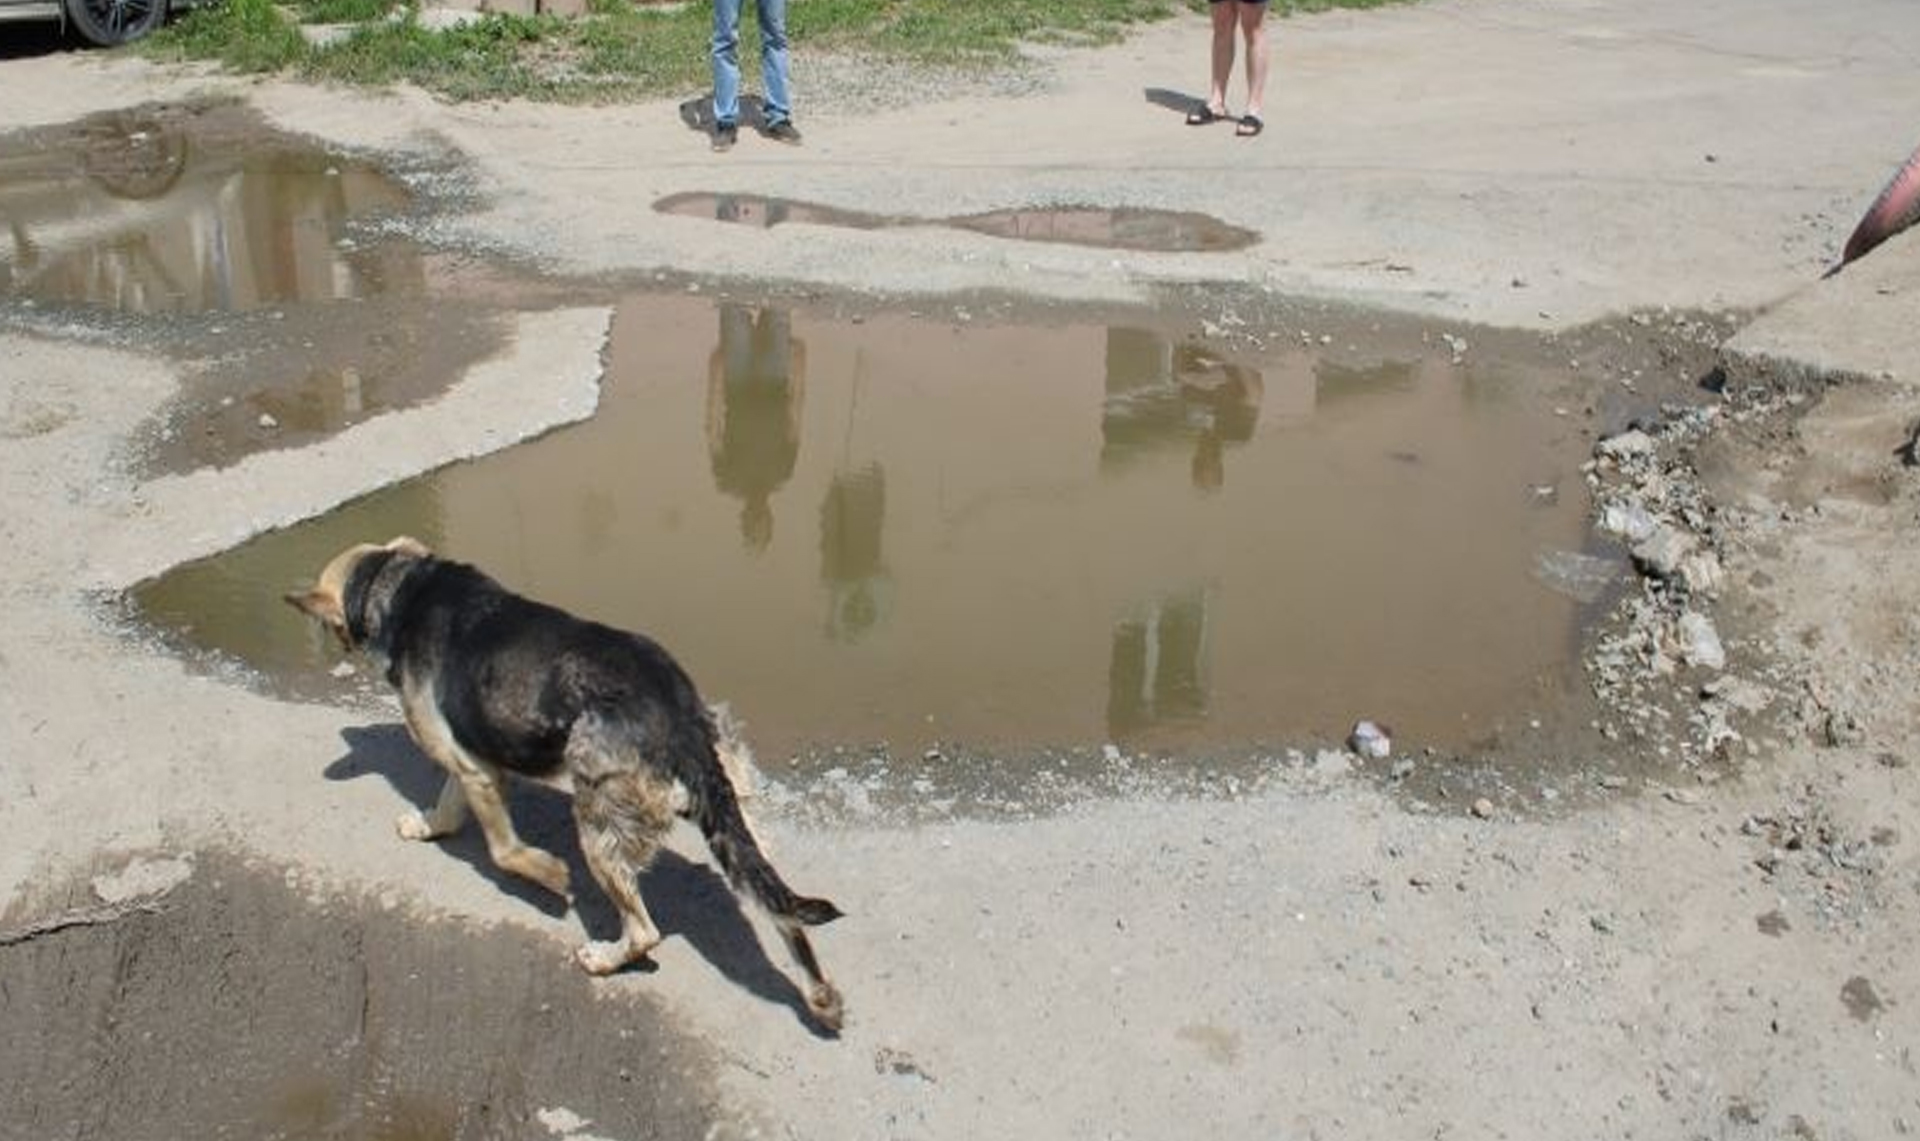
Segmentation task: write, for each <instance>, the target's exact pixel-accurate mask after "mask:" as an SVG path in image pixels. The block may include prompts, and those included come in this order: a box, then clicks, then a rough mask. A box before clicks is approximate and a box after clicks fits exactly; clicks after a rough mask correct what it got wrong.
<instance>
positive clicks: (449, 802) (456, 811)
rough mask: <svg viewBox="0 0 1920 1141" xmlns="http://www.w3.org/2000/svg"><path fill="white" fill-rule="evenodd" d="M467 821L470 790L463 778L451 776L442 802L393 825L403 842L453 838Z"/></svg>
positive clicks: (406, 815) (442, 790)
mask: <svg viewBox="0 0 1920 1141" xmlns="http://www.w3.org/2000/svg"><path fill="white" fill-rule="evenodd" d="M466 822H467V790H466V786H465V785H463V784H461V783H460V778H459V777H457V776H454V775H453V774H451V773H449V774H448V775H447V779H446V783H444V784H442V785H441V786H440V799H439V800H437V801H435V802H434V805H433V807H432V808H431V809H429V810H427V811H425V812H422V811H420V810H419V809H417V808H416V809H414V810H413V811H412V812H403V813H401V814H400V818H399V819H398V820H395V821H394V822H393V827H394V831H396V832H398V833H400V838H401V839H403V840H435V839H438V838H439V837H441V836H451V835H453V834H454V833H455V832H458V831H459V830H460V826H461V825H462V824H465V823H466Z"/></svg>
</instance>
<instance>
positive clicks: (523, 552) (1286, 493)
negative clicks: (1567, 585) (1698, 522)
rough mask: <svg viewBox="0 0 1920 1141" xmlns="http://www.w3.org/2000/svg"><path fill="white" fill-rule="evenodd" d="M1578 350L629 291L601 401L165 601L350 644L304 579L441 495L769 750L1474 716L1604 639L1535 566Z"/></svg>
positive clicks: (1414, 334)
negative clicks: (1583, 645) (285, 594)
mask: <svg viewBox="0 0 1920 1141" xmlns="http://www.w3.org/2000/svg"><path fill="white" fill-rule="evenodd" d="M700 328H706V329H709V330H712V332H711V333H710V334H709V335H708V337H701V338H697V339H696V338H690V337H688V336H687V335H686V331H687V330H690V329H700ZM709 338H710V339H709ZM1396 338H1397V339H1396ZM1336 352H1337V354H1338V355H1337V356H1329V355H1327V354H1334V353H1336ZM1561 383H1562V379H1561V378H1559V377H1557V376H1556V375H1555V374H1553V373H1552V372H1550V371H1549V370H1548V368H1547V367H1546V366H1544V365H1542V366H1539V367H1535V366H1534V365H1532V364H1529V363H1527V362H1526V361H1506V362H1497V361H1496V360H1495V356H1494V354H1492V353H1489V354H1487V358H1486V361H1485V363H1476V364H1473V365H1470V366H1463V365H1455V364H1453V363H1451V362H1450V361H1449V360H1448V359H1447V358H1446V356H1445V355H1444V353H1442V354H1439V355H1427V353H1426V351H1425V349H1424V348H1423V345H1422V341H1421V338H1420V336H1419V334H1418V331H1417V330H1403V331H1400V332H1398V333H1383V334H1380V335H1379V337H1378V341H1377V344H1376V347H1375V348H1373V349H1369V350H1366V351H1365V352H1362V351H1361V350H1359V349H1346V350H1344V351H1341V350H1336V349H1333V348H1328V349H1322V348H1319V347H1317V346H1301V345H1298V344H1293V345H1277V347H1273V348H1269V349H1267V350H1263V351H1261V352H1259V353H1251V352H1245V351H1241V350H1238V349H1231V348H1227V347H1223V346H1215V345H1211V344H1205V343H1200V342H1197V341H1194V340H1191V339H1189V338H1185V337H1182V336H1179V335H1177V334H1175V335H1170V334H1167V333H1164V332H1160V331H1156V330H1154V329H1150V328H1146V327H1131V326H1120V327H1109V326H1105V325H1094V324H1081V325H1070V326H1066V327H1051V328H1043V327H1021V326H1000V327H980V326H971V325H970V326H964V327H951V326H947V325H942V324H936V323H932V322H927V321H919V320H912V319H908V318H904V317H881V318H874V319H870V320H867V321H865V322H860V323H854V322H842V321H834V320H826V319H821V318H815V317H811V316H808V315H807V314H805V313H803V312H787V311H784V310H780V309H771V308H755V307H751V306H746V305H740V304H734V303H720V304H717V305H715V304H711V303H709V302H707V301H705V300H702V299H698V298H643V299H637V300H634V301H632V302H629V303H627V304H625V305H624V306H622V308H621V309H620V311H619V313H618V316H617V318H616V321H615V326H614V334H613V342H612V347H611V350H610V363H609V379H608V384H607V389H606V392H605V396H604V399H603V403H602V407H601V410H600V412H599V414H598V415H596V417H595V418H594V419H593V420H592V421H591V422H589V423H587V424H584V425H581V426H579V427H577V428H573V429H569V430H567V431H564V432H560V433H557V434H555V435H553V436H550V437H546V438H543V439H540V440H537V441H533V442H530V443H528V444H525V445H523V446H520V447H516V448H514V449H511V450H510V451H507V452H505V453H502V454H500V455H497V456H494V457H491V458H488V459H485V460H483V461H480V462H476V463H471V464H464V465H459V466H456V467H452V468H448V469H446V470H444V471H442V472H439V473H437V474H435V475H434V476H432V477H430V478H425V479H421V480H416V481H413V482H411V483H408V484H405V485H402V486H400V487H397V488H394V489H391V490H389V491H386V492H383V493H380V494H377V495H373V496H370V497H368V498H366V499H364V500H362V501H360V502H357V503H355V504H353V505H352V506H350V507H347V508H344V509H342V510H340V511H337V512H335V513H333V514H332V515H330V516H328V517H327V518H325V519H322V520H317V521H315V522H313V523H311V524H308V525H304V526H301V527H296V528H292V529H290V530H287V531H284V532H279V533H276V534H273V535H269V536H265V537H262V538H261V539H259V540H257V541H255V542H253V543H250V544H248V545H247V546H245V547H242V548H240V549H238V550H236V551H234V552H230V553H229V554H227V555H225V556H222V557H220V558H218V559H215V560H212V561H210V562H208V563H205V564H201V565H198V566H193V567H188V568H183V569H182V570H180V571H177V572H175V573H174V574H171V575H169V576H167V577H166V578H164V579H162V580H160V581H159V582H157V583H155V584H152V585H150V586H149V587H147V588H146V589H145V590H144V591H143V594H142V602H143V604H144V605H145V606H146V607H147V608H148V610H149V612H150V614H151V615H152V616H153V617H155V618H157V619H158V620H160V621H161V622H162V623H164V624H168V625H172V626H175V627H187V628H190V629H191V637H192V639H193V640H194V641H196V642H197V643H199V644H200V645H203V646H207V647H212V648H215V649H219V650H223V651H227V652H230V653H233V654H237V655H238V656H240V657H241V658H243V659H245V660H247V661H249V662H252V663H254V664H255V665H257V666H259V667H260V668H262V669H263V670H265V671H266V672H267V673H268V674H270V675H273V676H276V677H279V678H281V679H293V680H295V681H296V682H297V683H307V684H311V683H313V682H314V681H315V680H316V679H317V680H318V681H320V682H324V681H325V675H326V673H327V670H328V669H329V668H330V667H331V666H332V665H333V658H332V657H331V654H330V651H329V650H328V648H327V647H326V646H325V644H324V643H323V642H321V641H319V640H318V639H317V638H316V637H314V636H313V634H312V632H311V631H310V630H309V629H308V628H307V626H306V625H305V624H302V623H300V622H298V621H297V620H296V619H295V617H294V616H293V615H292V614H290V613H289V614H287V615H284V616H281V615H280V614H279V612H280V611H281V610H282V609H284V607H280V606H279V605H278V604H277V603H276V602H275V601H274V599H275V598H276V597H277V594H278V592H279V591H281V590H283V589H285V588H287V587H289V586H292V585H297V584H298V583H300V582H303V581H305V579H306V578H307V577H308V576H310V575H311V574H312V573H313V569H314V568H315V567H317V566H319V565H321V564H322V563H323V562H325V560H326V559H327V558H328V557H330V556H331V555H332V554H333V553H334V552H335V551H336V550H337V549H339V548H340V547H343V546H345V545H347V544H348V543H350V542H355V541H359V540H363V539H370V538H382V539H384V538H386V537H389V536H391V535H394V534H398V533H402V532H409V533H413V534H417V535H419V536H421V537H422V538H423V539H426V540H428V541H429V542H432V543H434V544H436V545H437V546H439V547H440V548H441V549H443V550H444V551H445V552H446V553H447V554H449V555H451V556H453V557H457V558H462V559H467V560H471V561H473V562H476V563H478V564H480V565H481V566H483V567H485V568H487V569H488V570H490V571H492V572H493V573H495V574H496V575H497V576H499V577H500V578H502V579H503V580H504V581H506V582H507V583H508V584H510V585H512V586H514V587H516V588H518V589H521V590H524V591H526V592H528V593H531V594H534V595H536V596H539V597H543V598H547V599H550V600H553V601H556V602H559V603H561V604H563V605H566V606H569V607H572V608H574V609H577V610H580V611H583V612H585V613H588V614H591V615H593V616H595V617H597V618H601V619H604V620H608V621H612V622H615V623H618V624H620V625H625V626H631V627H635V628H639V629H643V630H647V631H649V632H651V633H653V634H654V635H656V636H657V637H659V638H660V639H661V640H662V641H663V642H665V643H666V644H667V645H669V646H670V647H672V648H673V649H674V650H675V651H676V653H678V654H679V655H681V656H682V657H683V658H684V660H685V661H686V662H687V664H688V665H689V667H690V668H691V669H692V671H693V673H694V675H695V676H696V677H697V678H699V679H700V680H701V683H702V686H703V688H705V689H706V690H707V691H708V692H709V693H710V695H711V696H713V697H715V698H722V699H727V700H730V701H732V702H734V703H735V705H736V706H737V708H738V709H739V710H740V712H741V713H742V715H743V716H745V717H746V718H747V719H748V720H749V722H750V723H751V725H752V728H753V732H754V736H755V739H756V742H758V743H760V744H761V745H762V746H763V747H764V748H766V749H767V750H769V755H779V754H778V753H777V752H775V750H779V749H785V748H793V747H798V746H800V745H803V744H809V743H812V744H820V743H834V742H864V741H877V740H886V741H889V742H891V743H892V744H893V746H894V747H896V748H899V749H914V750H918V749H920V748H923V747H926V746H928V745H931V744H933V743H935V742H946V743H963V744H978V745H982V746H993V745H1002V746H1025V745H1034V746H1042V745H1051V744H1079V743H1086V742H1099V741H1106V740H1122V741H1133V742H1140V743H1142V744H1143V745H1145V746H1148V747H1154V748H1165V749H1168V750H1175V751H1197V750H1207V749H1215V748H1226V747H1233V746H1239V745H1255V744H1259V743H1263V742H1264V743H1269V744H1272V743H1293V742H1297V741H1302V740H1326V739H1329V738H1333V739H1338V737H1340V736H1342V735H1344V733H1345V731H1346V729H1347V728H1348V727H1349V726H1350V725H1351V724H1352V723H1353V721H1354V720H1356V719H1357V718H1360V717H1373V718H1382V719H1389V720H1391V722H1392V723H1393V724H1394V726H1395V729H1396V735H1397V736H1399V737H1400V738H1402V739H1403V740H1407V741H1410V742H1420V743H1432V744H1435V745H1445V746H1452V745H1459V744H1464V743H1466V742H1469V741H1471V740H1474V739H1475V738H1476V737H1477V736H1479V735H1481V734H1484V733H1486V732H1488V731H1489V728H1490V726H1492V725H1494V724H1496V723H1497V721H1498V719H1499V718H1500V717H1501V716H1502V715H1503V714H1506V713H1510V712H1511V710H1512V708H1513V706H1514V704H1515V703H1516V702H1520V701H1527V700H1531V699H1532V698H1533V697H1535V696H1538V695H1540V694H1541V693H1543V692H1544V691H1548V690H1551V689H1553V688H1554V687H1557V686H1562V685H1566V684H1569V679H1571V678H1572V676H1573V670H1572V666H1573V658H1574V649H1575V645H1576V641H1577V638H1576V634H1577V630H1576V619H1577V617H1578V615H1577V605H1578V604H1577V603H1576V602H1575V601H1574V600H1573V599H1571V598H1569V597H1567V596H1566V595H1565V594H1563V593H1559V592H1556V591H1554V590H1552V589H1549V588H1548V587H1547V586H1545V585H1543V584H1542V582H1541V581H1539V580H1538V579H1537V578H1536V577H1535V573H1534V571H1535V566H1536V562H1537V559H1538V557H1539V555H1540V553H1541V552H1543V551H1579V550H1581V549H1582V548H1583V547H1584V546H1585V545H1586V544H1587V542H1588V531H1587V528H1586V523H1585V517H1584V512H1583V510H1582V506H1581V504H1580V502H1579V501H1578V497H1575V496H1565V497H1560V498H1559V499H1558V500H1553V501H1547V500H1542V499H1541V498H1539V497H1537V496H1534V495H1532V494H1530V489H1532V488H1534V487H1536V486H1538V485H1541V484H1544V483H1551V482H1553V481H1555V480H1556V479H1566V480H1568V481H1569V482H1577V476H1575V475H1574V474H1573V473H1575V472H1576V470H1577V468H1578V466H1579V463H1580V462H1581V460H1582V459H1584V458H1585V451H1586V445H1585V443H1584V441H1583V440H1582V439H1581V437H1580V434H1579V431H1578V429H1577V427H1575V426H1573V425H1571V424H1569V423H1568V422H1567V421H1566V420H1564V419H1561V418H1558V417H1556V416H1555V415H1554V411H1553V403H1554V400H1555V397H1556V391H1557V390H1558V389H1559V386H1560V384H1561ZM263 615H267V616H271V617H269V618H268V619H265V620H263V618H262V616H263ZM275 617H284V619H285V620H284V621H281V620H274V618H275ZM369 684H371V681H370V682H369Z"/></svg>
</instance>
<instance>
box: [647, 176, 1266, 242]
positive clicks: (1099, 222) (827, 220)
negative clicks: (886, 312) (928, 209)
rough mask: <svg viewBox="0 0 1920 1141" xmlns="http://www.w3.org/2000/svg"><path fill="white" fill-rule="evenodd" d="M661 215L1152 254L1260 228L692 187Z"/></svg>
mask: <svg viewBox="0 0 1920 1141" xmlns="http://www.w3.org/2000/svg"><path fill="white" fill-rule="evenodd" d="M653 208H654V209H655V210H657V211H659V212H660V213H662V214H676V215H680V216H683V217H688V218H706V219H711V220H713V221H717V222H726V223H730V224H733V225H738V226H749V227H752V228H755V229H768V228H770V227H773V226H778V225H781V224H783V223H788V222H794V223H801V224H805V225H809V226H839V227H843V228H846V229H852V230H885V229H901V228H906V227H915V226H946V227H950V228H952V229H956V230H968V231H971V232H972V233H976V234H984V235H986V236H987V237H991V238H1007V239H1010V240H1014V241H1022V242H1053V243H1058V244H1061V245H1071V246H1095V247H1099V248H1101V249H1112V250H1136V251H1140V252H1158V253H1216V252H1224V251H1228V250H1243V249H1246V248H1247V247H1248V246H1251V245H1253V244H1254V243H1256V242H1258V241H1259V240H1260V235H1259V234H1257V233H1255V232H1254V231H1252V230H1249V229H1246V228H1245V227H1242V226H1235V225H1232V224H1230V223H1227V222H1222V221H1221V220H1220V219H1218V218H1214V217H1210V216H1208V215H1205V214H1196V213H1191V212H1182V211H1176V210H1146V209H1132V208H1127V207H1103V206H1048V207H1035V208H1031V209H1017V210H1012V209H1010V210H989V211H985V212H983V213H979V214H959V215H954V216H951V217H946V218H915V217H909V216H906V215H900V214H872V213H866V212H863V211H858V210H841V209H838V208H836V207H832V206H823V205H820V204H818V203H814V202H801V201H797V200H793V199H786V198H770V197H767V196H765V195H757V194H715V193H705V192H697V191H696V192H691V193H685V194H671V195H668V196H667V197H665V198H662V199H660V200H659V201H658V202H655V203H654V204H653Z"/></svg>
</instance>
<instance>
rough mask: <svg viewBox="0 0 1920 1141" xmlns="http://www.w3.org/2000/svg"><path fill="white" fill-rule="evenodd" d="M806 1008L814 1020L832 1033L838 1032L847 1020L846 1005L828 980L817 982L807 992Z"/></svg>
mask: <svg viewBox="0 0 1920 1141" xmlns="http://www.w3.org/2000/svg"><path fill="white" fill-rule="evenodd" d="M807 1009H808V1010H810V1011H812V1012H813V1017H814V1019H815V1021H817V1022H819V1023H820V1025H821V1026H822V1027H823V1028H825V1029H826V1030H827V1031H828V1032H830V1033H833V1034H838V1033H840V1029H841V1027H842V1026H844V1025H845V1024H846V1021H847V1006H846V1002H845V1000H843V999H842V998H841V997H840V992H839V991H838V990H837V989H835V988H834V985H833V984H832V983H829V982H822V983H818V984H816V985H815V986H814V988H813V989H812V990H810V991H808V992H807Z"/></svg>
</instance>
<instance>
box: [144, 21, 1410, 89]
mask: <svg viewBox="0 0 1920 1141" xmlns="http://www.w3.org/2000/svg"><path fill="white" fill-rule="evenodd" d="M417 2H418V0H284V2H281V3H274V2H273V0H213V2H212V3H209V4H206V5H204V6H202V7H200V8H196V9H194V10H193V11H191V12H190V13H189V14H188V15H186V16H185V17H184V18H182V19H180V20H178V21H176V22H174V23H173V24H172V25H171V26H169V27H168V28H166V29H163V30H162V31H161V32H159V33H157V34H155V35H153V36H150V37H148V38H147V39H146V40H143V41H141V42H140V45H139V47H138V50H141V51H145V52H148V53H150V54H153V55H156V56H158V57H160V58H163V59H177V60H202V61H211V62H215V63H218V64H220V65H221V66H223V67H226V68H228V69H229V70H232V71H237V72H248V73H290V74H296V75H302V76H307V77H311V78H314V79H322V80H330V81H337V82H343V83H351V84H362V85H369V86H385V85H391V84H396V83H403V82H404V83H412V84H415V85H418V86H420V87H424V88H426V89H428V90H431V91H435V92H438V93H439V94H442V95H445V96H447V97H449V98H454V99H516V98H517V99H540V100H553V101H567V102H587V101H592V102H614V101H621V100H627V99H642V98H654V97H659V96H663V95H676V94H684V95H691V94H693V93H696V92H702V91H705V90H706V89H707V87H708V85H709V82H710V76H711V72H710V71H709V64H708V60H707V41H708V37H709V36H710V34H711V30H712V19H713V9H712V5H711V4H710V3H709V2H708V0H688V2H686V3H681V4H652V3H647V4H636V3H635V2H634V0H588V11H587V13H586V14H585V15H582V16H576V17H570V18H561V17H555V16H513V15H504V14H492V15H488V16H485V17H483V18H481V19H478V20H475V21H473V22H471V23H467V24H463V25H460V26H458V27H453V28H448V29H445V30H430V29H428V28H426V27H424V26H422V25H421V23H420V22H419V19H418V11H417V9H416V7H414V5H415V4H416V3H417ZM1272 2H1273V4H1274V7H1275V9H1276V14H1284V13H1285V12H1286V11H1289V10H1301V11H1310V10H1317V9H1320V8H1329V7H1375V6H1379V5H1381V4H1386V3H1399V2H1405V0H1272ZM1183 4H1184V5H1185V6H1187V7H1191V8H1199V9H1204V8H1205V7H1206V4H1205V3H1204V0H1067V2H1064V3H1063V2H1062V0H789V5H788V10H787V34H788V37H789V39H791V40H792V42H793V44H794V50H795V51H796V52H806V51H819V52H838V53H857V54H861V55H866V56H877V57H881V58H884V59H890V60H894V61H897V62H903V63H909V64H914V63H918V64H926V65H929V66H965V67H983V68H992V67H996V66H1002V65H1005V64H1008V63H1011V62H1012V61H1013V60H1014V59H1015V58H1016V56H1017V53H1018V51H1019V48H1020V45H1021V44H1023V43H1076V44H1101V43H1109V42H1112V41H1114V40H1117V39H1118V38H1119V37H1121V36H1123V35H1125V34H1126V33H1127V31H1128V30H1130V29H1131V28H1132V27H1134V26H1136V25H1138V24H1140V23H1143V22H1147V21H1152V20H1160V19H1164V18H1166V17H1168V16H1170V15H1172V14H1173V13H1175V12H1177V11H1179V10H1180V8H1181V7H1182V5H1183ZM311 24H331V25H339V24H346V25H352V26H353V30H352V32H351V33H350V34H349V35H347V36H345V37H344V38H340V39H336V40H332V41H328V42H325V43H314V42H309V41H308V39H307V38H306V37H304V36H302V35H301V32H300V26H301V25H311ZM742 25H743V26H742V28H741V40H742V45H741V46H742V51H741V63H742V66H743V67H744V68H745V69H746V70H747V71H748V78H749V80H750V81H751V79H752V72H753V70H754V68H755V67H756V66H757V59H758V55H759V52H758V50H757V35H758V33H757V32H756V31H755V29H754V27H753V5H752V4H747V5H746V13H745V16H744V17H743V20H742ZM1196 50H1198V49H1196Z"/></svg>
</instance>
